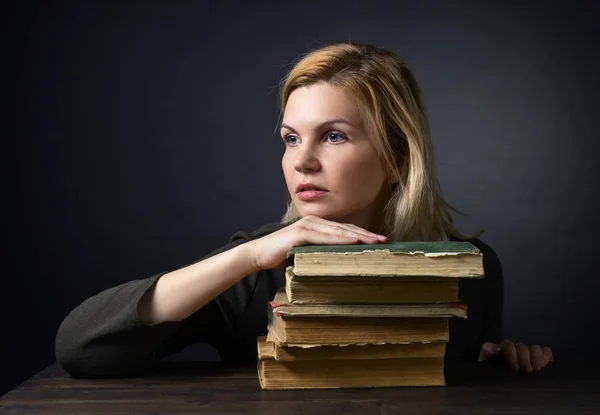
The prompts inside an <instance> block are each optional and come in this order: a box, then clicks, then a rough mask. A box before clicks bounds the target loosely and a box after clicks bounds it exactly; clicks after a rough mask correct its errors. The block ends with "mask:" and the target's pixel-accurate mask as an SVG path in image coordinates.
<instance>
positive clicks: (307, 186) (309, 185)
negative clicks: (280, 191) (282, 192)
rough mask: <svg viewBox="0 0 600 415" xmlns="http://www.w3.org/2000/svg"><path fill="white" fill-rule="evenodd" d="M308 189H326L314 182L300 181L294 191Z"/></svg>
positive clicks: (298, 191)
mask: <svg viewBox="0 0 600 415" xmlns="http://www.w3.org/2000/svg"><path fill="white" fill-rule="evenodd" d="M308 190H322V191H326V189H323V188H321V187H319V186H317V185H315V184H312V183H302V184H300V185H298V187H297V188H296V193H300V192H306V191H308Z"/></svg>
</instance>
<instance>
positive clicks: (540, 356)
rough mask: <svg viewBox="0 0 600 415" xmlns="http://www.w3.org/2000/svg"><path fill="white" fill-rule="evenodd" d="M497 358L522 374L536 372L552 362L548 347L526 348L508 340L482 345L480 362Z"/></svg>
mask: <svg viewBox="0 0 600 415" xmlns="http://www.w3.org/2000/svg"><path fill="white" fill-rule="evenodd" d="M499 357H501V358H504V360H506V363H508V365H509V366H510V368H511V369H512V370H514V371H518V370H521V371H523V372H533V371H536V372H538V371H540V370H542V369H543V368H544V367H545V366H546V365H547V364H548V363H550V362H552V361H553V360H554V358H553V357H552V350H550V348H549V347H543V348H542V347H540V346H538V345H537V344H534V345H533V346H527V345H525V344H523V343H517V344H513V342H511V341H510V340H503V341H502V343H500V344H494V343H484V344H483V345H482V346H481V351H480V353H479V361H480V362H481V361H484V360H490V359H493V358H499Z"/></svg>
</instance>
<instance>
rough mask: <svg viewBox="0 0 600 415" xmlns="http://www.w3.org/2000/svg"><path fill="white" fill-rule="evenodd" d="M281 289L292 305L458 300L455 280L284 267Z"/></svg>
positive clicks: (456, 281)
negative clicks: (301, 272)
mask: <svg viewBox="0 0 600 415" xmlns="http://www.w3.org/2000/svg"><path fill="white" fill-rule="evenodd" d="M285 277H286V284H285V292H286V294H287V297H288V298H289V300H290V302H292V303H295V304H311V303H315V304H394V303H396V304H398V303H443V302H458V301H459V299H458V279H456V278H442V277H402V278H389V277H379V276H367V277H364V276H350V277H348V276H331V275H327V276H301V277H298V276H296V275H294V273H293V272H292V267H288V268H287V269H286V274H285Z"/></svg>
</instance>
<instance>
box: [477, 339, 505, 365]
mask: <svg viewBox="0 0 600 415" xmlns="http://www.w3.org/2000/svg"><path fill="white" fill-rule="evenodd" d="M498 356H502V350H501V349H500V346H498V345H497V344H495V343H490V342H486V343H484V344H482V345H481V350H480V352H479V361H480V362H481V361H483V360H489V359H492V358H494V357H498Z"/></svg>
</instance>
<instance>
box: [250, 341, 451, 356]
mask: <svg viewBox="0 0 600 415" xmlns="http://www.w3.org/2000/svg"><path fill="white" fill-rule="evenodd" d="M257 343H258V344H257V347H258V358H259V359H275V360H280V361H294V360H359V359H361V360H362V359H399V358H413V357H444V355H445V353H446V342H442V341H438V342H431V343H407V344H363V345H360V344H347V345H333V346H331V345H314V347H290V346H282V345H278V344H277V343H275V342H273V341H269V338H268V336H260V337H259V338H258V341H257Z"/></svg>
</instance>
